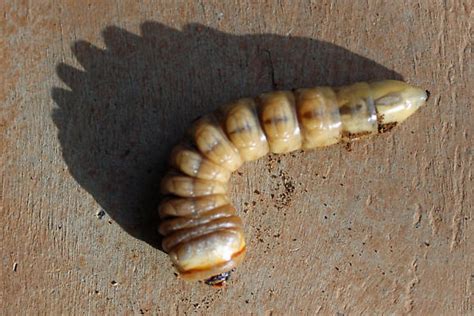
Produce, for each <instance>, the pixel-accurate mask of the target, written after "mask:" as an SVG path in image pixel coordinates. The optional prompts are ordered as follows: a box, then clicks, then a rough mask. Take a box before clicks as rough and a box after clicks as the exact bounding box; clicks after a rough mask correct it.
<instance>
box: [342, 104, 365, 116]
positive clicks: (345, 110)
mask: <svg viewBox="0 0 474 316" xmlns="http://www.w3.org/2000/svg"><path fill="white" fill-rule="evenodd" d="M362 101H363V100H362ZM362 107H363V105H362V104H360V103H357V105H355V106H352V105H351V103H349V104H345V105H343V106H341V107H340V108H339V113H341V115H348V114H349V115H352V114H353V113H355V112H358V111H360V110H361V109H362Z"/></svg>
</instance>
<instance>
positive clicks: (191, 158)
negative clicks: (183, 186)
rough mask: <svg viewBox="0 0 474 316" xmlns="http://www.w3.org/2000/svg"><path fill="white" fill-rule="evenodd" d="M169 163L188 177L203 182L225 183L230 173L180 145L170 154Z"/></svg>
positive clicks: (196, 152) (195, 151) (194, 151)
mask: <svg viewBox="0 0 474 316" xmlns="http://www.w3.org/2000/svg"><path fill="white" fill-rule="evenodd" d="M170 163H171V165H172V166H173V167H175V168H176V169H178V170H179V171H181V172H183V173H184V174H187V175H188V176H192V177H196V178H199V179H204V180H216V181H221V182H227V181H229V179H230V176H231V172H230V171H229V170H228V169H226V168H224V167H222V166H220V165H218V164H215V163H213V162H212V161H210V160H209V159H207V158H205V157H203V155H202V154H201V153H200V152H198V151H197V150H193V149H191V148H187V147H185V146H182V145H178V146H176V147H175V148H174V149H173V151H172V152H171V156H170Z"/></svg>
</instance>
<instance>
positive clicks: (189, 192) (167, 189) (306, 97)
mask: <svg viewBox="0 0 474 316" xmlns="http://www.w3.org/2000/svg"><path fill="white" fill-rule="evenodd" d="M426 99H427V94H426V92H425V91H424V90H421V89H418V88H414V87H411V86H409V85H408V84H406V83H403V82H400V81H393V80H386V81H379V82H374V83H356V84H354V85H351V86H346V87H340V88H330V87H316V88H311V89H299V90H295V91H275V92H270V93H264V94H262V95H260V96H258V97H256V98H245V99H240V100H237V101H236V102H233V103H231V104H228V105H226V106H224V107H222V108H220V109H218V110H217V111H215V112H213V113H211V114H209V115H206V116H204V117H202V118H200V119H198V120H197V121H195V122H194V124H193V126H192V127H191V129H190V130H189V133H188V136H189V137H187V138H186V140H185V141H183V142H182V143H180V144H179V145H177V146H176V147H175V148H174V149H173V151H172V154H171V157H170V164H171V167H172V168H171V170H170V171H169V172H168V173H167V175H166V176H165V177H164V178H163V181H162V186H161V188H162V193H164V194H166V195H168V197H167V198H166V199H165V200H164V201H163V202H162V203H161V205H160V209H159V213H160V216H161V218H162V219H163V221H162V223H161V225H160V228H159V231H160V233H161V234H162V235H163V236H165V238H164V240H163V248H164V250H165V251H167V252H168V253H169V255H170V257H171V260H172V261H173V264H174V266H175V267H176V269H177V270H178V272H179V273H180V276H181V277H182V278H184V279H187V280H205V279H209V278H211V279H210V280H217V283H219V282H222V281H223V280H224V279H226V278H227V277H228V271H230V270H231V269H233V268H235V267H236V266H237V265H238V264H239V263H240V262H241V261H242V259H243V257H244V254H245V240H244V232H243V227H242V221H241V219H240V218H239V217H238V215H237V214H236V210H235V208H234V207H233V206H232V205H231V204H230V199H229V197H228V196H227V190H228V188H227V183H228V181H229V178H230V176H231V173H232V172H233V171H235V170H237V169H238V168H239V167H240V166H241V165H242V164H243V163H244V162H245V161H252V160H256V159H258V158H260V157H263V156H265V155H266V154H268V153H270V152H272V153H288V152H291V151H294V150H297V149H300V148H303V149H313V148H317V147H323V146H328V145H332V144H336V143H339V142H349V141H352V140H353V139H357V138H360V137H362V136H368V135H373V134H377V133H380V132H385V131H386V130H389V129H391V127H393V126H394V125H395V124H397V123H400V122H401V121H403V120H405V119H406V118H407V117H408V116H410V115H411V114H412V113H413V112H414V111H416V109H418V108H419V107H420V106H421V105H422V104H423V103H424V102H425V101H426ZM219 276H222V278H221V277H219ZM224 276H225V278H224ZM212 282H213V281H212Z"/></svg>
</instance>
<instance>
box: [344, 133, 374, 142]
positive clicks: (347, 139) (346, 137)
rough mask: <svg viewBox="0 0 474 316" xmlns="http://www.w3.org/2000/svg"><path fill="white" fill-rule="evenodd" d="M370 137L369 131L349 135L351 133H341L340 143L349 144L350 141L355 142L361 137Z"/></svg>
mask: <svg viewBox="0 0 474 316" xmlns="http://www.w3.org/2000/svg"><path fill="white" fill-rule="evenodd" d="M370 135H372V132H369V131H365V132H359V133H351V132H347V131H343V132H342V135H341V136H342V142H344V143H345V142H350V141H353V140H357V139H360V138H362V137H366V136H370Z"/></svg>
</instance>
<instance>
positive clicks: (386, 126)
mask: <svg viewBox="0 0 474 316" xmlns="http://www.w3.org/2000/svg"><path fill="white" fill-rule="evenodd" d="M395 126H397V122H392V123H387V124H379V128H378V129H379V134H383V133H387V132H390V131H391V130H392V128H394V127H395Z"/></svg>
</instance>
